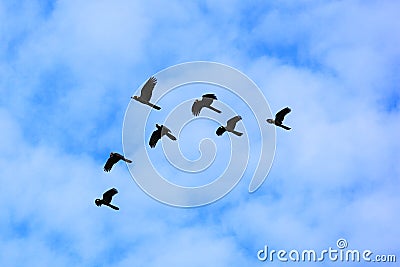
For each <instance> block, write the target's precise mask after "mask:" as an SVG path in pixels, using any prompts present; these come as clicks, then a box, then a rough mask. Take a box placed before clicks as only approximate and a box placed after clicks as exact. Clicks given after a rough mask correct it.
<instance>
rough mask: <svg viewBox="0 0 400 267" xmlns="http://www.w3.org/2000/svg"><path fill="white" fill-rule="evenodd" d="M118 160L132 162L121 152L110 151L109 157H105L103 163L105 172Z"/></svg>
mask: <svg viewBox="0 0 400 267" xmlns="http://www.w3.org/2000/svg"><path fill="white" fill-rule="evenodd" d="M120 160H123V161H125V162H127V163H132V160H129V159H126V158H125V157H124V156H122V155H121V154H118V153H115V152H111V153H110V157H109V158H108V159H107V162H106V164H105V165H104V171H105V172H109V171H111V168H112V167H113V166H114V164H115V163H117V162H118V161H120Z"/></svg>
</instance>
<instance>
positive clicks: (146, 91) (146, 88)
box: [131, 77, 161, 110]
mask: <svg viewBox="0 0 400 267" xmlns="http://www.w3.org/2000/svg"><path fill="white" fill-rule="evenodd" d="M156 84H157V79H156V78H154V77H150V78H149V79H148V80H147V82H146V83H145V85H143V87H142V90H141V91H140V96H136V95H135V96H131V98H132V99H135V100H136V101H139V102H140V103H143V104H146V105H148V106H150V107H152V108H154V109H157V110H160V109H161V108H160V107H159V106H157V105H154V104H152V103H150V98H151V96H152V94H153V89H154V86H156Z"/></svg>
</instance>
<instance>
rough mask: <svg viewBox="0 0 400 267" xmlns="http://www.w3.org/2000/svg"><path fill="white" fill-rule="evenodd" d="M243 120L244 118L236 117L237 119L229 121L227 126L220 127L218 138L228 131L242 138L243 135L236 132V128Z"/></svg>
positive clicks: (217, 132)
mask: <svg viewBox="0 0 400 267" xmlns="http://www.w3.org/2000/svg"><path fill="white" fill-rule="evenodd" d="M241 119H242V117H240V116H235V117H233V118H231V119H229V120H228V121H227V122H226V126H220V127H218V129H217V131H216V134H217V135H218V136H221V135H222V134H223V133H224V132H226V131H228V132H230V133H233V134H236V135H237V136H241V135H242V134H243V133H240V132H237V131H235V130H234V129H235V127H236V123H237V122H238V121H240V120H241Z"/></svg>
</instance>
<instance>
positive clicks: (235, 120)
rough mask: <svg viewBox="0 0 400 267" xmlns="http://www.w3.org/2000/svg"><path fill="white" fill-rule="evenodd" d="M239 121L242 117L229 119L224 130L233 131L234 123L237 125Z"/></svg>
mask: <svg viewBox="0 0 400 267" xmlns="http://www.w3.org/2000/svg"><path fill="white" fill-rule="evenodd" d="M241 119H242V117H240V116H235V117H233V118H231V119H229V120H228V121H227V122H226V128H228V129H232V130H233V129H235V127H236V123H237V122H238V121H240V120H241Z"/></svg>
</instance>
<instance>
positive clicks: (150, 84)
mask: <svg viewBox="0 0 400 267" xmlns="http://www.w3.org/2000/svg"><path fill="white" fill-rule="evenodd" d="M156 84H157V79H156V78H154V77H150V78H149V79H148V80H147V82H146V83H145V84H144V85H143V87H142V90H141V91H140V98H142V99H143V100H145V101H149V100H150V98H151V96H152V94H153V89H154V86H156Z"/></svg>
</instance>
